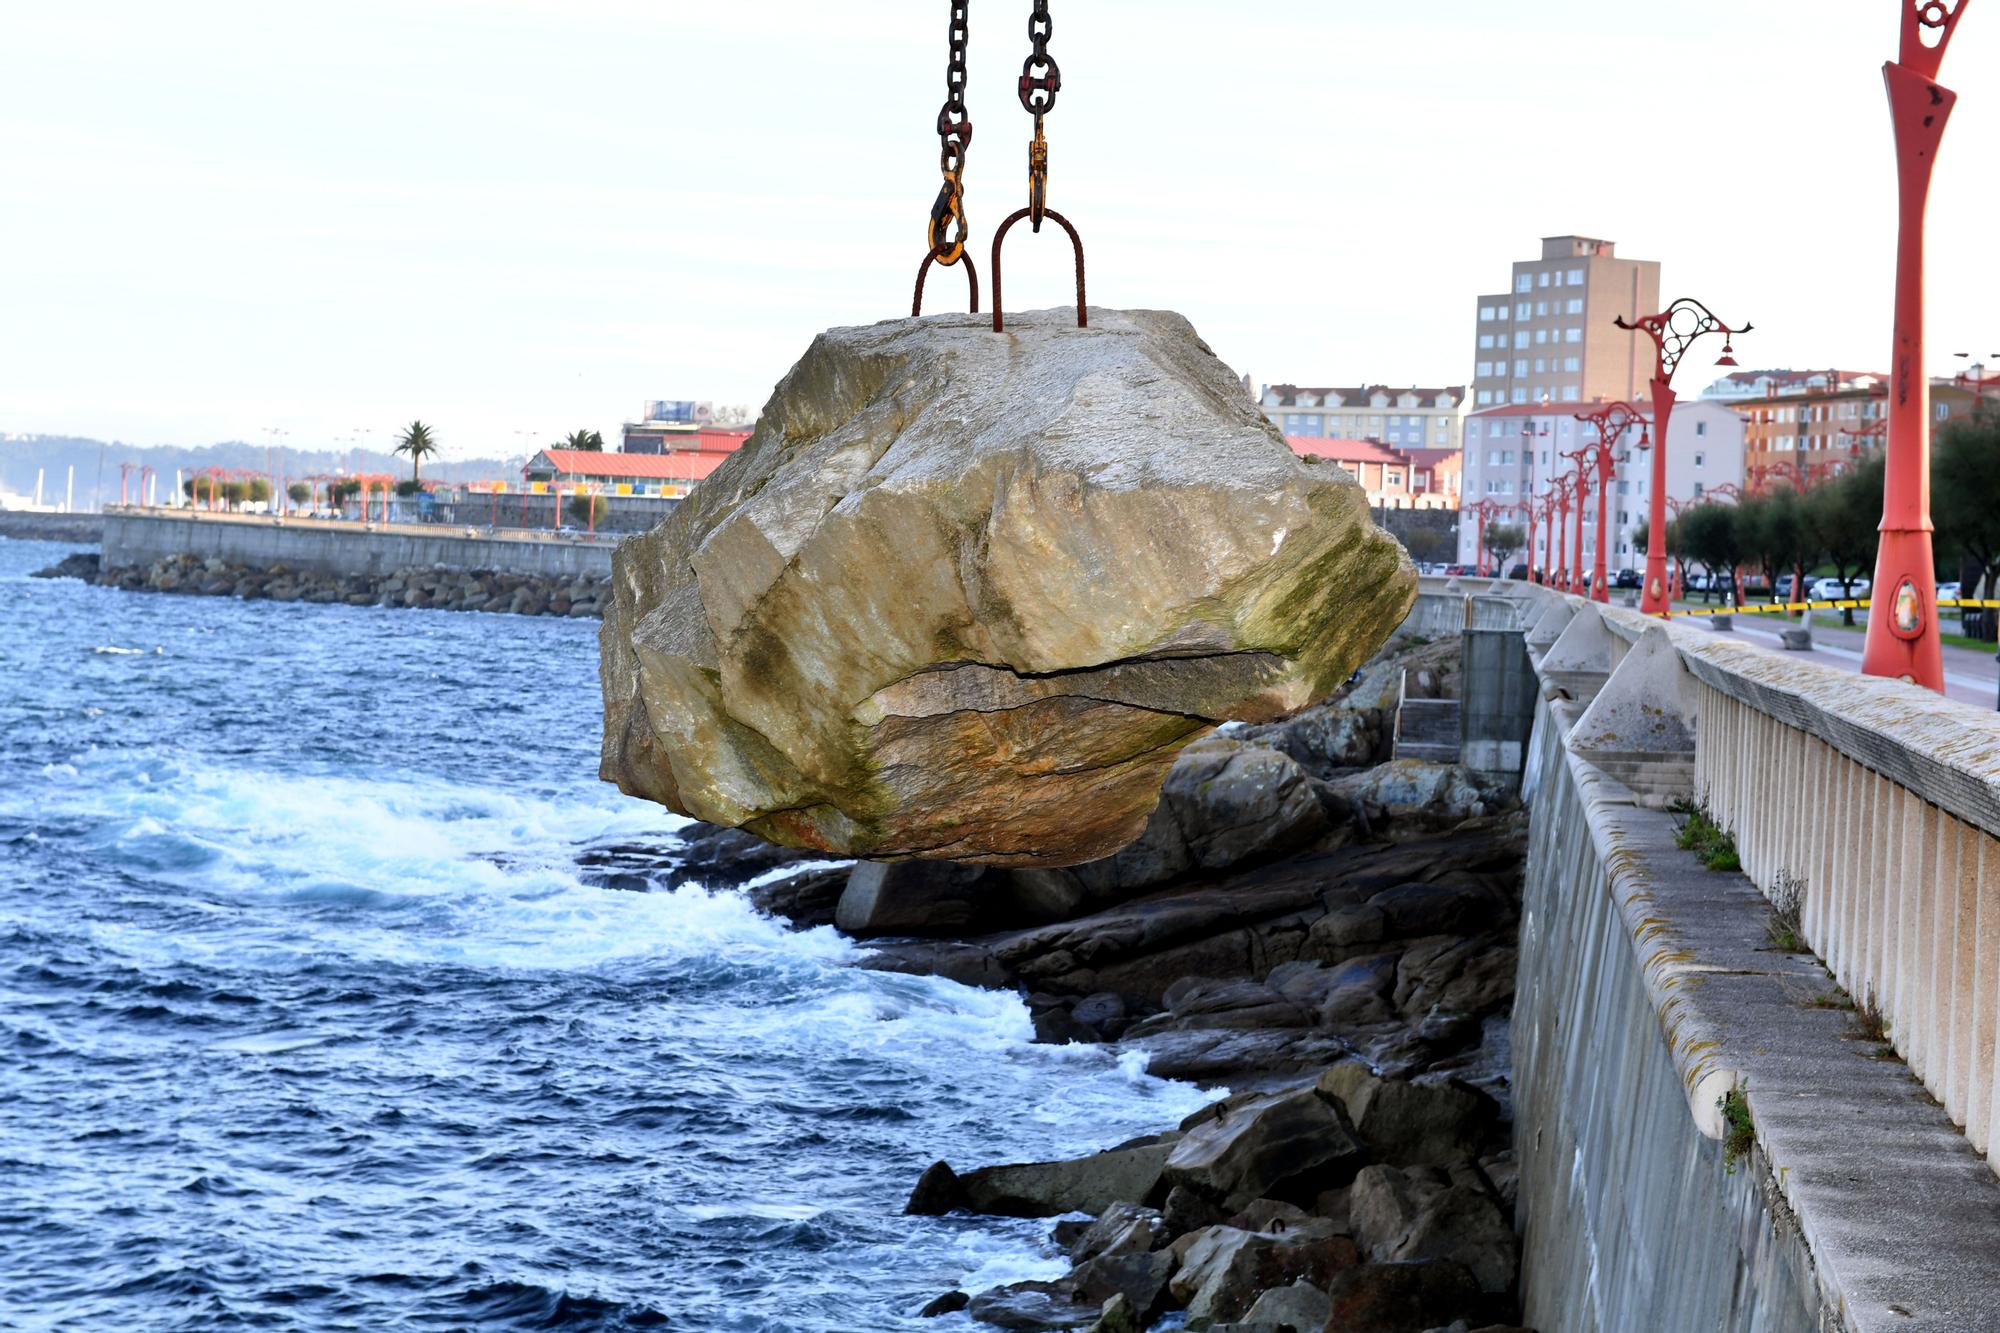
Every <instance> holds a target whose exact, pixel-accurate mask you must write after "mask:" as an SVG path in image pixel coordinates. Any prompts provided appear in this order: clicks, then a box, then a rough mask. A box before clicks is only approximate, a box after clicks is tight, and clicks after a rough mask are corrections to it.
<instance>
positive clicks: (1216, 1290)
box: [1171, 1226, 1360, 1329]
mask: <svg viewBox="0 0 2000 1333" xmlns="http://www.w3.org/2000/svg"><path fill="white" fill-rule="evenodd" d="M1359 1262H1360V1252H1359V1251H1358V1250H1357V1249H1356V1248H1355V1245H1354V1242H1353V1241H1351V1240H1349V1239H1348V1238H1347V1237H1345V1236H1333V1237H1325V1238H1318V1239H1314V1238H1305V1237H1285V1236H1274V1235H1269V1234H1265V1233H1261V1232H1255V1231H1244V1230H1242V1229H1240V1228H1237V1227H1230V1226H1217V1227H1209V1228H1207V1229H1206V1230H1203V1231H1201V1232H1198V1233H1196V1234H1195V1235H1194V1236H1193V1237H1190V1238H1188V1244H1187V1245H1186V1247H1185V1248H1184V1250H1183V1251H1182V1255H1181V1265H1180V1268H1179V1270H1178V1271H1177V1272H1176V1273H1175V1274H1174V1277H1173V1281H1172V1283H1171V1290H1172V1293H1173V1295H1174V1298H1175V1299H1176V1300H1178V1301H1180V1302H1181V1303H1182V1304H1183V1305H1185V1306H1186V1308H1187V1312H1188V1327H1190V1328H1196V1329H1199V1328H1206V1327H1208V1326H1209V1325H1210V1324H1213V1323H1217V1322H1227V1321H1230V1320H1234V1319H1237V1318H1240V1317H1241V1316H1242V1315H1243V1314H1244V1313H1245V1312H1246V1311H1248V1310H1249V1308H1250V1306H1251V1305H1252V1304H1254V1303H1255V1301H1256V1300H1257V1297H1258V1295H1259V1294H1260V1293H1261V1292H1264V1291H1266V1290H1269V1289H1270V1288H1272V1287H1277V1286H1286V1285H1289V1284H1291V1283H1292V1282H1296V1281H1301V1280H1303V1281H1307V1282H1311V1283H1314V1284H1316V1285H1317V1284H1323V1283H1326V1282H1328V1281H1330V1280H1331V1279H1332V1277H1333V1275H1334V1274H1335V1273H1337V1272H1340V1271H1341V1270H1342V1269H1345V1268H1350V1267H1352V1266H1354V1265H1355V1264H1357V1263H1359Z"/></svg>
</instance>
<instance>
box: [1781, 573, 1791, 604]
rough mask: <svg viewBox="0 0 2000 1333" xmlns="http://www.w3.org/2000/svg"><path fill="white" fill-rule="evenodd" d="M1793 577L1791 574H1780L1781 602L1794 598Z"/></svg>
mask: <svg viewBox="0 0 2000 1333" xmlns="http://www.w3.org/2000/svg"><path fill="white" fill-rule="evenodd" d="M1792 577H1793V576H1792V575H1790V574H1780V575H1778V591H1777V597H1778V600H1779V601H1781V602H1789V601H1791V600H1792Z"/></svg>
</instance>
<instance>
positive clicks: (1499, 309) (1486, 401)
mask: <svg viewBox="0 0 2000 1333" xmlns="http://www.w3.org/2000/svg"><path fill="white" fill-rule="evenodd" d="M1659 308H1660V266H1659V264H1658V263H1657V262H1655V261H1654V260H1650V259H1620V258H1619V257H1618V256H1617V253H1616V246H1615V245H1614V244H1613V243H1612V242H1610V241H1604V240H1598V239H1597V238H1595V237H1590V236H1550V237H1547V238H1545V239H1544V240H1543V241H1542V253H1541V257H1540V258H1539V259H1524V260H1521V261H1520V262H1519V263H1516V264H1515V265H1514V266H1513V277H1512V280H1511V282H1510V284H1509V290H1507V291H1504V292H1495V293H1493V294H1491V295H1488V296H1481V297H1480V298H1479V299H1478V316H1479V317H1478V321H1477V325H1478V332H1477V344H1478V346H1477V350H1476V352H1475V356H1474V361H1473V379H1472V407H1473V410H1474V411H1477V410H1479V409H1481V408H1488V407H1501V406H1509V407H1521V406H1527V405H1531V404H1536V403H1543V402H1547V403H1555V404H1561V403H1587V402H1590V401H1591V400H1592V399H1594V398H1602V399H1604V400H1606V401H1616V400H1618V399H1621V398H1623V399H1635V398H1637V397H1638V396H1639V395H1640V394H1641V393H1643V392H1644V391H1645V388H1646V385H1647V383H1648V382H1649V381H1650V380H1651V379H1652V376H1653V344H1652V343H1651V342H1650V341H1649V340H1647V339H1646V338H1644V337H1641V336H1639V335H1636V334H1631V333H1627V332H1625V331H1624V330H1623V329H1620V328H1618V327H1616V325H1614V324H1613V323H1612V321H1613V320H1614V319H1616V318H1618V317H1619V316H1623V317H1625V318H1626V319H1628V320H1630V319H1634V318H1637V317H1638V316H1640V315H1650V314H1652V313H1654V312H1655V311H1657V310H1658V309H1659Z"/></svg>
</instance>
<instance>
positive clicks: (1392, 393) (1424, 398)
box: [1257, 384, 1465, 449]
mask: <svg viewBox="0 0 2000 1333" xmlns="http://www.w3.org/2000/svg"><path fill="white" fill-rule="evenodd" d="M1257 401H1258V405H1259V406H1261V407H1262V408H1263V409H1264V415H1265V416H1267V417H1269V418H1270V419H1271V424H1273V425H1275V426H1276V427H1277V428H1278V429H1279V430H1280V431H1282V432H1284V433H1285V434H1286V435H1290V436H1298V437H1300V438H1303V439H1337V440H1380V441H1381V442H1382V443H1383V444H1386V445H1388V446H1390V447H1391V448H1395V449H1456V448H1457V447H1458V437H1459V428H1460V422H1462V421H1463V420H1464V418H1465V386H1464V385H1462V384H1454V385H1450V386H1448V387H1446V388H1442V389H1422V388H1416V387H1411V388H1407V389H1395V388H1391V387H1389V386H1388V385H1386V384H1372V385H1370V384H1363V385H1356V386H1355V387H1353V388H1345V389H1343V388H1321V389H1315V388H1302V387H1301V386H1299V385H1296V384H1267V385H1265V386H1264V390H1263V392H1262V393H1260V394H1259V395H1258V396H1257Z"/></svg>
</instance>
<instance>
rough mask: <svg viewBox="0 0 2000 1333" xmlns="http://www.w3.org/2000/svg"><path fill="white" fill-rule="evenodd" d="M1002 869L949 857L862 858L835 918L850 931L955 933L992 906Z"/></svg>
mask: <svg viewBox="0 0 2000 1333" xmlns="http://www.w3.org/2000/svg"><path fill="white" fill-rule="evenodd" d="M999 874H1000V872H995V871H992V870H989V869H988V868H987V867H985V866H977V865H966V864H963V863H954V862H949V861H894V862H884V861H862V862H860V863H859V864H857V865H856V866H855V867H854V869H853V870H852V871H850V872H849V873H848V877H847V888H846V890H845V891H844V892H842V893H841V895H840V906H839V908H838V909H837V910H836V911H835V913H834V923H835V924H836V925H838V926H839V927H840V928H841V930H843V931H845V932H846V933H847V934H849V935H853V936H856V937H858V938H862V939H866V938H868V937H870V936H875V935H950V934H954V933H958V932H962V931H964V930H965V929H966V928H968V927H970V926H973V925H974V924H975V923H977V922H979V920H980V919H981V916H982V915H983V914H984V913H985V912H987V911H988V910H990V907H991V902H992V898H993V896H994V889H993V881H994V880H995V879H997V878H998V877H999Z"/></svg>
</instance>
